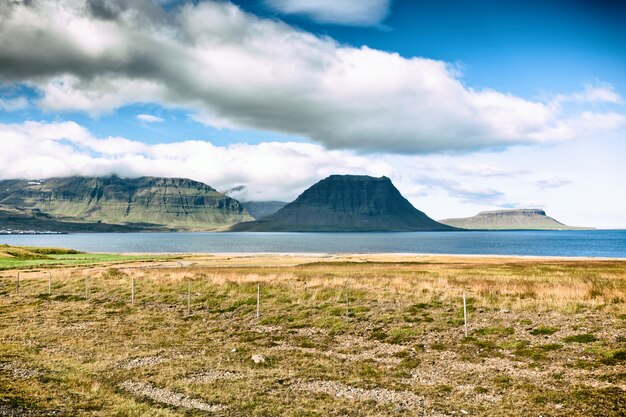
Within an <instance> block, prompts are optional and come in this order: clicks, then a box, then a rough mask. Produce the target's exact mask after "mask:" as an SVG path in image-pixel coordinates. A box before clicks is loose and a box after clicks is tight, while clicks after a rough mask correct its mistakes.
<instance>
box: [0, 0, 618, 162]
mask: <svg viewBox="0 0 626 417" xmlns="http://www.w3.org/2000/svg"><path fill="white" fill-rule="evenodd" d="M336 3H341V2H336ZM364 3H367V2H364ZM294 4H295V3H294ZM329 4H330V2H329ZM345 4H352V2H346V3H345ZM346 7H347V6H346ZM0 20H1V21H2V22H3V23H2V25H0V81H4V82H26V83H29V84H30V85H32V86H35V87H36V88H38V89H39V91H40V93H41V96H42V98H41V100H40V101H39V106H41V107H42V108H43V109H46V110H52V111H60V110H81V111H85V112H88V113H90V114H92V115H97V114H100V113H102V112H106V111H110V110H112V109H115V108H118V107H121V106H123V105H126V104H131V103H159V104H162V105H166V106H180V107H183V108H187V109H189V110H190V111H192V112H194V113H196V116H195V119H196V120H199V121H202V122H203V123H207V124H210V125H213V126H215V127H228V128H236V127H242V128H255V129H262V130H267V131H274V132H282V133H289V134H294V135H298V136H303V137H308V138H310V139H312V140H314V141H317V142H318V143H321V144H323V145H324V146H326V147H328V148H331V149H353V150H359V151H366V152H377V151H382V152H395V153H424V152H437V151H448V150H476V149H482V148H489V147H503V146H507V145H511V144H519V143H537V142H545V141H551V140H566V139H571V138H573V137H578V136H579V135H580V133H579V132H581V131H585V132H586V133H588V132H589V131H590V129H591V130H594V131H597V130H603V129H614V128H619V127H621V126H623V125H624V122H625V119H624V117H623V116H622V115H621V114H617V113H610V114H604V113H598V112H596V113H588V114H587V115H584V114H583V115H580V117H573V116H571V115H568V116H567V117H565V116H564V115H563V112H562V109H561V106H560V105H559V103H558V102H556V101H554V100H551V101H548V102H542V101H532V100H526V99H523V98H521V97H517V96H514V95H511V94H507V93H502V92H498V91H494V90H489V89H481V90H477V89H472V88H469V87H467V86H465V85H464V84H463V82H462V80H461V79H460V75H459V74H458V71H457V70H456V69H455V68H452V67H450V66H449V65H448V64H447V63H446V62H443V61H437V60H431V59H426V58H418V57H413V58H405V57H402V56H400V55H399V54H396V53H390V52H384V51H379V50H375V49H371V48H368V47H366V46H364V47H360V48H355V47H351V46H346V45H341V44H339V43H337V42H336V41H334V40H333V39H330V38H328V37H320V36H315V35H313V34H311V33H307V32H304V31H301V30H298V29H295V28H293V27H291V26H289V25H286V24H284V23H282V22H280V21H276V20H270V19H263V18H258V17H256V16H254V15H251V14H247V13H245V12H243V11H242V10H241V9H240V8H238V7H237V6H235V5H233V4H231V3H227V2H214V1H204V2H199V3H198V4H195V5H194V4H186V5H184V6H181V7H175V8H173V9H170V10H164V9H162V8H161V6H160V5H159V4H158V3H156V2H153V1H148V0H134V1H112V0H66V1H63V2H57V1H56V0H38V1H32V2H31V1H29V2H12V3H4V4H2V5H0ZM605 93H606V92H605ZM589 96H590V97H598V96H602V94H599V93H598V92H595V93H590V94H589ZM606 99H610V97H609V96H608V95H606V94H604V100H606Z"/></svg>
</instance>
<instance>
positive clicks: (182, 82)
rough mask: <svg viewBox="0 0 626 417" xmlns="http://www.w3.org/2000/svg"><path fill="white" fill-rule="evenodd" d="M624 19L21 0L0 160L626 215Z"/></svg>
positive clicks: (7, 42) (554, 4) (261, 194)
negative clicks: (371, 182) (376, 186)
mask: <svg viewBox="0 0 626 417" xmlns="http://www.w3.org/2000/svg"><path fill="white" fill-rule="evenodd" d="M624 18H626V6H625V5H622V4H620V3H619V2H607V1H599V2H591V1H574V0H572V1H507V2H501V1H442V2H426V1H401V0H396V1H389V0H344V1H330V0H318V1H308V0H307V1H305V0H251V1H235V2H234V3H228V2H215V1H211V0H206V1H193V2H187V1H167V0H161V1H160V2H157V1H156V0H137V1H132V2H131V1H128V2H126V1H121V2H120V1H112V0H72V1H69V0H67V1H59V2H57V1H56V0H54V1H53V0H38V1H36V2H34V3H32V4H26V3H24V4H21V3H19V2H16V3H14V4H11V5H7V6H4V7H3V8H0V22H3V23H0V151H1V152H0V177H1V178H14V177H28V178H41V177H45V176H52V175H54V176H62V175H107V174H110V173H118V174H122V175H167V176H184V177H190V178H194V179H197V180H200V181H204V182H207V183H208V184H210V185H212V186H214V187H216V188H218V189H223V190H226V189H230V188H233V187H236V186H238V185H244V186H245V188H244V189H243V191H240V193H239V194H238V195H235V197H238V198H241V199H253V200H270V199H280V200H289V199H292V198H294V197H295V196H297V195H298V194H299V193H300V192H301V191H303V189H304V188H306V187H307V186H309V185H311V184H312V183H314V182H315V181H317V180H319V179H321V178H322V177H323V176H325V175H329V174H332V173H359V174H362V173H363V174H370V175H387V176H390V177H391V178H392V180H394V183H396V184H397V186H398V187H399V188H400V190H401V191H402V192H403V193H404V194H405V195H406V196H407V197H408V198H409V199H410V200H411V201H412V202H413V203H414V204H415V205H416V206H417V207H418V208H420V209H422V210H424V211H426V212H427V213H428V214H430V215H431V216H432V217H435V218H444V217H453V216H466V215H472V214H474V213H475V212H476V211H479V210H487V209H496V208H514V207H529V206H540V207H543V208H546V210H548V212H549V214H553V215H554V216H555V217H557V218H559V219H560V220H562V221H564V222H567V223H572V224H582V225H590V226H597V227H626V210H625V209H626V198H625V197H623V196H621V193H616V190H617V189H619V187H621V184H620V179H621V178H624V175H626V169H625V168H624V167H623V166H622V165H623V164H622V162H621V157H622V156H623V155H626V144H625V142H624V140H625V139H626V138H625V125H626V109H625V108H624V99H623V97H626V77H624V75H626V54H623V52H622V51H621V49H622V48H621V47H622V45H624V44H626V28H625V27H624V26H625V25H623V24H621V23H622V22H623V21H624ZM38 33H39V34H41V33H44V34H45V36H44V37H36V36H35V34H38ZM583 195H584V196H587V197H586V198H581V196H583ZM597 201H605V202H606V204H605V206H600V207H599V206H598V205H597V204H595V203H596V202H597Z"/></svg>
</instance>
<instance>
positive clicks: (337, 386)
mask: <svg viewBox="0 0 626 417" xmlns="http://www.w3.org/2000/svg"><path fill="white" fill-rule="evenodd" d="M292 388H293V389H295V390H299V391H308V392H313V393H318V394H328V395H332V396H335V397H340V398H347V399H350V400H354V401H374V402H377V403H379V404H393V405H395V406H397V407H399V408H411V409H415V408H423V407H424V398H423V397H420V396H418V395H415V394H414V393H412V392H409V391H393V390H388V389H383V388H374V389H364V388H356V387H351V386H349V385H345V384H342V383H339V382H335V381H312V382H302V381H300V382H297V383H295V384H294V385H292Z"/></svg>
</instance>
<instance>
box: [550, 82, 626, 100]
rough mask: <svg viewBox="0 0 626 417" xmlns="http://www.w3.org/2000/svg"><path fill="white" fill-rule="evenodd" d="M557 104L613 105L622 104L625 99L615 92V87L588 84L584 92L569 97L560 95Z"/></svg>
mask: <svg viewBox="0 0 626 417" xmlns="http://www.w3.org/2000/svg"><path fill="white" fill-rule="evenodd" d="M556 101H557V102H568V101H573V102H579V103H612V104H621V103H623V102H624V99H623V98H622V97H621V96H620V95H619V94H618V93H617V92H616V91H615V89H614V88H613V86H611V85H607V84H602V85H599V86H594V85H591V84H587V85H586V86H585V89H584V91H582V92H579V93H574V94H569V95H558V96H557V97H556Z"/></svg>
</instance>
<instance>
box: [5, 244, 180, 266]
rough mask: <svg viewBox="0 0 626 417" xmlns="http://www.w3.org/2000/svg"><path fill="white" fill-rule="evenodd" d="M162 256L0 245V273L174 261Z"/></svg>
mask: <svg viewBox="0 0 626 417" xmlns="http://www.w3.org/2000/svg"><path fill="white" fill-rule="evenodd" d="M174 258H175V257H174V256H163V255H159V256H157V255H127V254H116V253H84V252H79V251H75V250H72V249H62V248H39V247H28V246H9V245H6V244H3V245H0V271H1V270H7V269H26V268H38V267H59V266H72V265H75V266H81V265H93V264H98V263H102V262H106V263H111V262H129V261H150V260H162V259H174Z"/></svg>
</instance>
